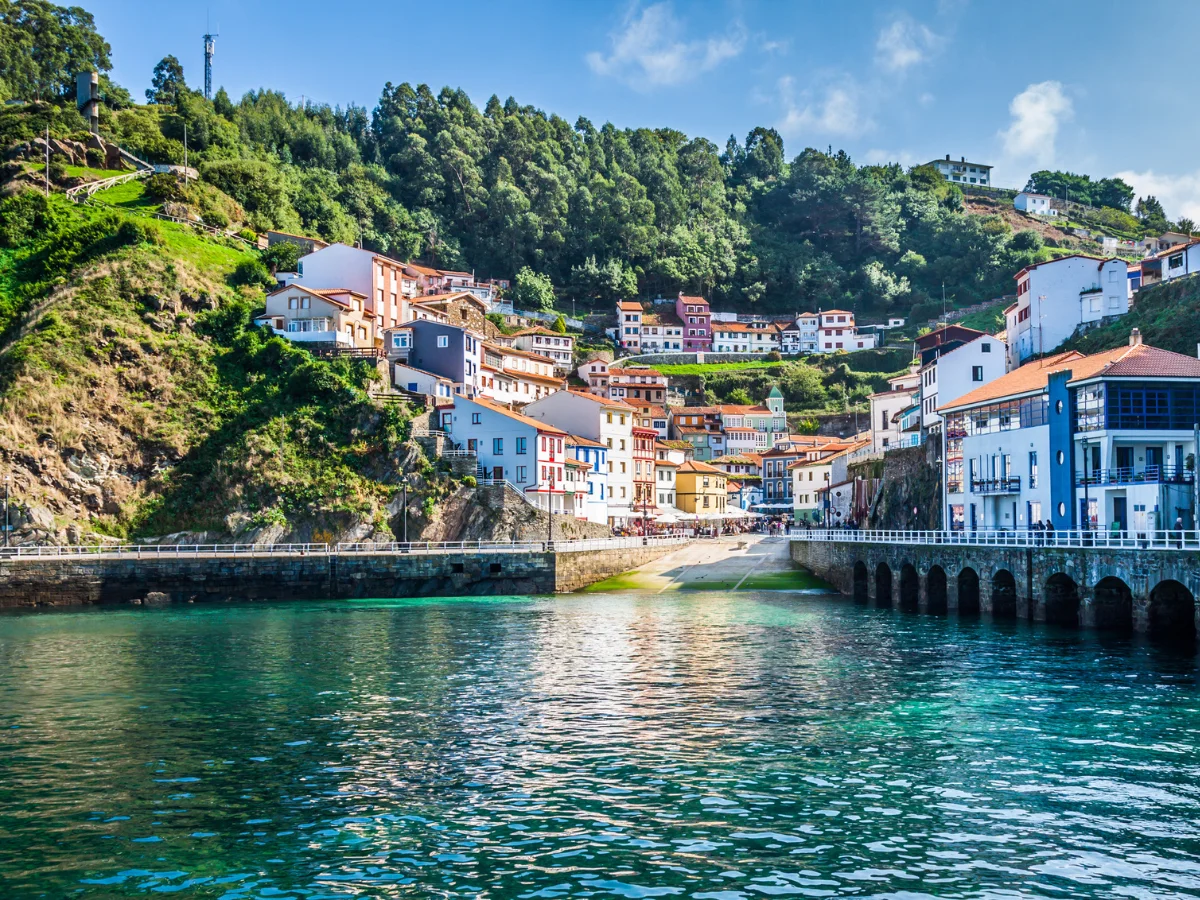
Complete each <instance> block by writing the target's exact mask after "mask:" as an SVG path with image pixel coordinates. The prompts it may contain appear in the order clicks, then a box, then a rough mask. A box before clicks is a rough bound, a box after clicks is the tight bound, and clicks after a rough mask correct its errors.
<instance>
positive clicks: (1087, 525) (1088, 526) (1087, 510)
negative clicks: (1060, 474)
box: [1083, 438, 1092, 531]
mask: <svg viewBox="0 0 1200 900" xmlns="http://www.w3.org/2000/svg"><path fill="white" fill-rule="evenodd" d="M1091 507H1092V504H1091V500H1090V498H1089V497H1088V439H1087V438H1084V439H1083V530H1084V531H1091V530H1092V516H1091Z"/></svg>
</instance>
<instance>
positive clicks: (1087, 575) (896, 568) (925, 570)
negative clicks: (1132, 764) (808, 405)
mask: <svg viewBox="0 0 1200 900" xmlns="http://www.w3.org/2000/svg"><path fill="white" fill-rule="evenodd" d="M790 555H791V558H792V562H793V563H795V564H797V565H799V566H802V567H803V568H806V569H808V570H810V571H811V572H813V573H814V574H816V575H819V576H820V577H821V578H823V579H825V580H826V581H828V582H829V583H830V584H832V585H833V586H834V587H836V588H837V589H838V591H840V592H841V593H843V594H846V595H848V596H852V597H854V599H856V600H858V601H860V602H872V601H873V602H875V603H876V604H877V605H882V606H892V605H897V606H900V607H901V608H908V609H912V610H918V611H921V612H932V613H955V612H960V613H976V612H979V613H984V614H990V615H992V616H995V617H996V618H1018V619H1029V620H1031V621H1035V622H1053V623H1058V624H1067V625H1079V626H1082V627H1085V628H1099V629H1114V630H1133V631H1138V632H1149V633H1151V634H1158V635H1160V636H1162V637H1167V638H1169V637H1172V636H1173V635H1174V636H1178V635H1179V634H1183V633H1185V632H1186V634H1187V635H1194V634H1196V633H1197V632H1200V604H1198V603H1197V602H1196V599H1195V598H1196V597H1197V596H1200V552H1197V551H1194V550H1183V549H1156V550H1151V549H1139V548H1099V547H1097V548H1086V547H985V546H971V545H941V544H915V545H905V544H883V543H866V542H853V543H852V542H837V541H806V540H794V541H792V542H791V549H790Z"/></svg>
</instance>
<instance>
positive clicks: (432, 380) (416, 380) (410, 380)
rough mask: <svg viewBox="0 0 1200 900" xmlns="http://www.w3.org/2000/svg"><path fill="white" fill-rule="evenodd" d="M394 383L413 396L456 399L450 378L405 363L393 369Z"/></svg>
mask: <svg viewBox="0 0 1200 900" xmlns="http://www.w3.org/2000/svg"><path fill="white" fill-rule="evenodd" d="M392 383H393V384H394V385H396V387H398V388H400V389H401V390H405V391H408V392H409V393H412V394H424V395H425V396H427V397H433V398H434V399H435V400H450V399H452V398H453V397H454V383H453V382H451V381H450V379H449V378H444V377H442V376H441V375H435V374H434V373H433V372H426V371H425V370H424V369H414V368H413V367H412V366H406V365H404V364H403V363H396V364H395V365H394V366H393V367H392Z"/></svg>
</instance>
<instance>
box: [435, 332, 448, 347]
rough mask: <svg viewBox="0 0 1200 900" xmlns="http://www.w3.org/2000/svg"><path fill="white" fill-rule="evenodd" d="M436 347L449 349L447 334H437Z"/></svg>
mask: <svg viewBox="0 0 1200 900" xmlns="http://www.w3.org/2000/svg"><path fill="white" fill-rule="evenodd" d="M437 345H438V346H439V347H449V346H450V336H449V335H447V334H439V335H438V339H437Z"/></svg>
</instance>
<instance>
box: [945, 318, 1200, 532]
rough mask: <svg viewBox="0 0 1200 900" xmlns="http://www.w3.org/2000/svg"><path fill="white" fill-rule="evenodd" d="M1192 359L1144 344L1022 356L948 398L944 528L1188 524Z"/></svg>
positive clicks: (1194, 399) (1196, 368)
mask: <svg viewBox="0 0 1200 900" xmlns="http://www.w3.org/2000/svg"><path fill="white" fill-rule="evenodd" d="M1198 399H1200V360H1197V359H1194V358H1193V357H1190V356H1184V355H1182V354H1178V353H1172V352H1170V351H1167V350H1161V349H1159V348H1156V347H1150V346H1147V345H1145V344H1143V343H1142V340H1141V335H1140V333H1139V332H1138V330H1137V329H1136V328H1135V329H1133V331H1132V332H1131V334H1130V338H1129V344H1128V346H1125V347H1118V348H1116V349H1114V350H1107V351H1104V352H1103V353H1097V354H1093V355H1091V356H1085V355H1083V354H1081V353H1078V352H1076V351H1068V352H1066V353H1060V354H1057V355H1054V356H1051V357H1049V358H1046V359H1042V360H1038V361H1034V362H1031V363H1027V364H1026V365H1024V366H1021V367H1020V368H1018V369H1016V370H1014V371H1012V372H1009V373H1008V374H1007V375H1005V376H1003V377H1001V378H998V379H996V380H995V381H993V382H991V383H990V384H987V385H984V386H982V387H980V388H977V389H976V390H974V391H971V392H970V393H968V394H965V395H963V396H962V397H959V398H958V399H957V400H955V401H954V402H952V403H949V404H946V405H944V406H943V407H942V408H941V410H940V412H941V414H942V416H943V417H944V419H945V423H946V424H945V428H944V430H943V440H944V447H943V458H944V460H945V462H944V472H945V474H944V484H943V497H944V504H945V507H944V510H945V511H944V516H945V518H944V522H945V526H946V527H948V528H952V529H968V530H975V529H989V530H995V529H1007V530H1011V529H1019V530H1023V529H1027V528H1029V527H1030V525H1031V524H1033V523H1035V522H1040V521H1044V520H1047V519H1048V520H1051V521H1052V522H1053V524H1054V527H1055V528H1056V529H1079V528H1092V529H1103V530H1106V531H1109V530H1116V531H1130V532H1134V533H1145V532H1146V531H1150V530H1154V529H1167V528H1172V527H1174V525H1175V522H1176V521H1177V520H1182V522H1183V525H1184V527H1186V528H1195V527H1196V519H1195V500H1194V494H1193V490H1194V479H1195V453H1196V447H1195V442H1194V438H1193V434H1194V432H1193V428H1194V426H1195V420H1196V409H1197V408H1198V405H1200V404H1198Z"/></svg>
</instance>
